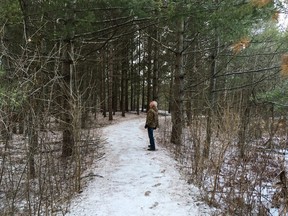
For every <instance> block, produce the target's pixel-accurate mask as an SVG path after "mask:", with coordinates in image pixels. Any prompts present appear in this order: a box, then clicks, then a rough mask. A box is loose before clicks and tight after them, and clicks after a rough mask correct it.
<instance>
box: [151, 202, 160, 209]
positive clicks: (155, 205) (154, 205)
mask: <svg viewBox="0 0 288 216" xmlns="http://www.w3.org/2000/svg"><path fill="white" fill-rule="evenodd" d="M158 205H159V203H158V202H155V203H154V204H153V205H152V206H151V207H150V209H153V208H156V207H157V206H158Z"/></svg>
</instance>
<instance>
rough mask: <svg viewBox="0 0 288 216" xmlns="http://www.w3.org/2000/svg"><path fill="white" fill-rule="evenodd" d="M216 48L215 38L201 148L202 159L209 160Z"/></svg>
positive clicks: (216, 40) (217, 42) (217, 43)
mask: <svg viewBox="0 0 288 216" xmlns="http://www.w3.org/2000/svg"><path fill="white" fill-rule="evenodd" d="M218 47H219V39H218V37H217V36H216V39H215V46H214V51H213V53H212V55H211V58H212V59H211V69H210V71H211V73H210V80H209V88H208V101H207V104H208V108H207V114H206V118H207V119H206V140H205V145H204V148H203V157H204V158H209V154H210V145H211V138H212V119H213V113H214V109H215V100H216V99H215V97H216V96H215V93H214V90H215V85H216V78H215V75H216V72H217V56H218Z"/></svg>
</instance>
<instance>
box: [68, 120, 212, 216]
mask: <svg viewBox="0 0 288 216" xmlns="http://www.w3.org/2000/svg"><path fill="white" fill-rule="evenodd" d="M144 121H145V119H143V118H140V119H139V118H138V119H132V120H128V121H124V122H121V123H117V124H115V125H110V126H107V127H106V128H104V129H103V133H104V135H105V137H107V144H105V152H106V157H105V158H104V159H102V160H101V161H98V162H96V163H97V168H95V169H94V170H93V173H94V174H97V175H98V177H95V179H94V180H93V181H92V182H91V183H89V184H88V187H87V188H85V189H84V191H83V193H82V194H80V195H79V196H78V197H76V198H75V199H74V200H73V201H72V204H71V208H70V212H69V213H68V214H67V215H71V216H72V215H73V216H76V215H77V216H81V215H82V216H84V215H85V216H96V215H97V216H122V215H123V216H142V215H143V216H144V215H145V216H150V215H151V216H152V215H157V216H170V215H171V216H178V215H179V216H188V215H195V216H199V215H208V214H207V213H206V214H205V213H203V212H202V213H201V211H203V209H202V210H201V208H199V207H197V205H196V204H195V202H194V200H195V194H196V193H197V190H196V189H195V188H194V189H191V187H190V186H188V185H187V184H186V182H185V181H184V180H182V179H181V176H180V174H179V173H178V171H177V169H176V167H175V165H176V163H175V161H174V160H173V159H172V158H171V157H169V155H168V153H167V152H166V151H165V149H162V148H161V147H159V146H157V143H156V148H158V151H155V152H150V151H147V146H148V136H147V131H146V130H145V129H144ZM156 133H157V131H156ZM194 193H195V194H194Z"/></svg>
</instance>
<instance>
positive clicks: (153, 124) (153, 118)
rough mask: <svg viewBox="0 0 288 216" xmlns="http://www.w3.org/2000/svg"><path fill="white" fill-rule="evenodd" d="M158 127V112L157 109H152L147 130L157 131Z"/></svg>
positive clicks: (149, 113)
mask: <svg viewBox="0 0 288 216" xmlns="http://www.w3.org/2000/svg"><path fill="white" fill-rule="evenodd" d="M158 126H159V125H158V110H157V108H156V107H153V108H150V109H149V110H148V112H147V116H146V124H145V128H147V127H150V128H154V129H156V128H158Z"/></svg>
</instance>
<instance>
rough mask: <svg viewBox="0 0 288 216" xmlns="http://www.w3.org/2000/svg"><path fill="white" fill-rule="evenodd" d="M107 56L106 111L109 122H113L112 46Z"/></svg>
mask: <svg viewBox="0 0 288 216" xmlns="http://www.w3.org/2000/svg"><path fill="white" fill-rule="evenodd" d="M109 50H110V52H109V54H108V56H109V57H108V62H109V63H108V110H109V121H112V120H113V101H112V99H113V95H112V93H113V46H111V47H109Z"/></svg>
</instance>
